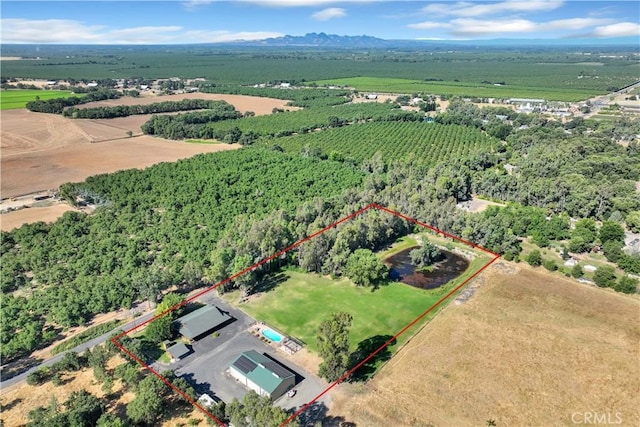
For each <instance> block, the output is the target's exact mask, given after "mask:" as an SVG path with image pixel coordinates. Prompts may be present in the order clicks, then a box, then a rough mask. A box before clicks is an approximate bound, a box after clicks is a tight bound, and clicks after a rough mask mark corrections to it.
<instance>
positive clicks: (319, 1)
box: [246, 0, 383, 7]
mask: <svg viewBox="0 0 640 427" xmlns="http://www.w3.org/2000/svg"><path fill="white" fill-rule="evenodd" d="M246 1H247V2H249V3H255V4H259V5H261V6H269V7H317V6H325V5H329V4H333V3H375V2H376V1H383V0H246Z"/></svg>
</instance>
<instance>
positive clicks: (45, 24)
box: [0, 19, 284, 44]
mask: <svg viewBox="0 0 640 427" xmlns="http://www.w3.org/2000/svg"><path fill="white" fill-rule="evenodd" d="M0 27H1V29H0V39H1V40H2V43H52V44H54V43H57V44H162V43H220V42H230V41H236V40H262V39H266V38H271V37H281V36H283V35H284V34H282V33H278V32H269V31H235V32H234V31H227V30H217V31H211V30H185V29H184V28H183V27H181V26H177V25H168V26H143V27H132V28H109V27H106V26H102V25H85V24H84V23H82V22H79V21H74V20H68V19H47V20H29V19H2V20H0Z"/></svg>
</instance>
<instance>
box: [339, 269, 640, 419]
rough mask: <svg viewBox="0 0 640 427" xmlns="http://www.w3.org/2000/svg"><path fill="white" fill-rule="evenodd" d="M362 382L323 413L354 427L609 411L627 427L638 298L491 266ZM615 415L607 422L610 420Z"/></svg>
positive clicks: (637, 373) (634, 414)
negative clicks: (461, 298) (462, 298)
mask: <svg viewBox="0 0 640 427" xmlns="http://www.w3.org/2000/svg"><path fill="white" fill-rule="evenodd" d="M485 274H486V275H487V280H486V283H485V284H484V285H483V286H482V287H480V288H479V289H478V290H477V292H476V296H475V297H474V298H472V299H471V300H469V302H467V303H466V304H464V305H449V306H448V307H447V308H446V309H445V310H443V312H442V313H441V314H440V315H439V316H438V317H436V318H435V319H434V320H432V321H431V322H430V323H429V324H428V325H427V326H426V327H425V328H424V329H423V330H422V331H420V332H419V333H418V334H417V335H416V336H415V337H414V338H413V339H412V340H411V341H410V342H409V343H408V344H407V345H406V346H405V347H404V348H403V349H401V350H400V351H399V352H398V354H397V355H396V356H394V357H393V358H392V359H391V361H390V362H389V363H388V364H387V365H386V366H385V367H383V368H382V370H381V372H380V373H379V374H378V375H377V376H376V377H375V378H374V379H373V380H372V381H370V382H369V383H368V384H367V385H365V386H363V385H352V384H343V385H341V386H339V387H338V388H337V390H336V394H335V395H334V397H333V402H334V405H332V408H331V410H330V415H334V416H343V417H345V418H346V419H347V420H348V421H353V422H355V423H357V425H366V426H388V425H394V426H416V425H430V424H433V425H455V426H467V425H469V426H471V425H485V424H486V423H487V421H488V420H494V421H495V423H496V424H497V425H561V424H564V425H568V424H572V423H573V421H572V415H573V414H575V413H578V414H584V413H588V412H591V413H593V412H598V413H603V412H604V413H611V414H612V415H611V416H612V417H615V414H616V413H619V414H620V416H621V418H622V422H623V424H624V425H639V424H640V414H639V412H638V407H640V397H639V396H640V395H639V394H638V390H639V389H640V365H639V364H638V356H639V349H640V322H639V320H640V303H639V301H638V298H637V297H630V296H626V295H620V294H616V293H614V292H609V291H608V290H603V289H597V288H592V287H589V286H585V285H580V284H577V283H575V282H574V281H571V280H568V279H564V278H561V277H558V276H556V275H551V274H549V273H546V272H543V271H539V270H532V269H531V268H530V267H527V266H519V270H518V271H517V272H515V274H514V272H510V273H509V274H505V273H504V272H502V271H498V270H496V269H495V268H491V270H490V271H489V272H487V273H485ZM612 419H615V418H612Z"/></svg>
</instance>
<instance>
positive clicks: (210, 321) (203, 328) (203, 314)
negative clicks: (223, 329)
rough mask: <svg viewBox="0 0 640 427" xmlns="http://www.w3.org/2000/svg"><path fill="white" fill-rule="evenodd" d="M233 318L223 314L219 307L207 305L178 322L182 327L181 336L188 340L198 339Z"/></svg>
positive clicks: (179, 319)
mask: <svg viewBox="0 0 640 427" xmlns="http://www.w3.org/2000/svg"><path fill="white" fill-rule="evenodd" d="M230 318H231V317H230V316H229V315H228V314H226V313H222V312H221V311H220V310H218V308H217V307H213V306H210V305H205V306H204V307H201V308H199V309H197V310H195V311H192V312H191V313H189V314H187V315H185V316H182V317H180V318H178V319H177V320H176V323H178V324H179V325H180V334H181V335H182V336H184V337H186V338H189V339H193V338H196V337H198V336H200V335H202V334H204V333H206V332H208V331H210V330H211V329H213V328H215V327H216V326H219V325H221V324H222V323H224V322H226V321H227V320H229V319H230Z"/></svg>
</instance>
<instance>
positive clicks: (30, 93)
mask: <svg viewBox="0 0 640 427" xmlns="http://www.w3.org/2000/svg"><path fill="white" fill-rule="evenodd" d="M75 95H76V94H74V93H73V92H71V91H68V90H32V89H24V90H22V89H15V90H2V91H0V110H15V109H18V108H25V107H26V105H27V102H31V101H35V99H36V97H40V99H41V100H43V101H44V100H46V99H53V98H69V97H70V96H75Z"/></svg>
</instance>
